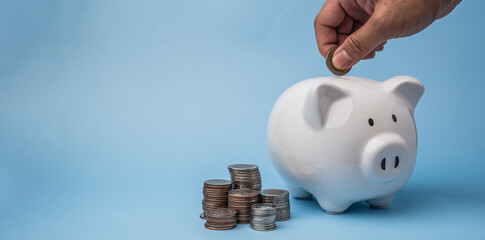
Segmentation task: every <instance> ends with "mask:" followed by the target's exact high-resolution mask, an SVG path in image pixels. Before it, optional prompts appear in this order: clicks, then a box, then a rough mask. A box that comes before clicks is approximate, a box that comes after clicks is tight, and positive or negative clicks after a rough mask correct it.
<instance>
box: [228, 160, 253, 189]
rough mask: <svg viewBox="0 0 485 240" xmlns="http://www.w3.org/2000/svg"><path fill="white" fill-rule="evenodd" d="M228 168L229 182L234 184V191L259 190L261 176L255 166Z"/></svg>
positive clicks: (232, 166) (238, 165) (239, 165)
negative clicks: (241, 189)
mask: <svg viewBox="0 0 485 240" xmlns="http://www.w3.org/2000/svg"><path fill="white" fill-rule="evenodd" d="M228 168H229V173H230V174H231V180H232V182H233V183H234V189H240V188H244V189H254V190H258V191H259V190H261V174H260V173H259V168H258V166H257V165H254V164H232V165H229V167H228Z"/></svg>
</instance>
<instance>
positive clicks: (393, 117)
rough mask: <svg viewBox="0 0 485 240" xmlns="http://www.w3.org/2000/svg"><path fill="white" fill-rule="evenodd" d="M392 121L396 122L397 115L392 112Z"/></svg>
mask: <svg viewBox="0 0 485 240" xmlns="http://www.w3.org/2000/svg"><path fill="white" fill-rule="evenodd" d="M392 121H394V122H397V117H396V115H394V114H392Z"/></svg>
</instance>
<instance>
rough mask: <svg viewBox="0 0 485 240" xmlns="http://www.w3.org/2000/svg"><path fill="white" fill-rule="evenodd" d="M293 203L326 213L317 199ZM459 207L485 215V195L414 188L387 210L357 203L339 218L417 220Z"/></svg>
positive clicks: (396, 199) (451, 189)
mask: <svg viewBox="0 0 485 240" xmlns="http://www.w3.org/2000/svg"><path fill="white" fill-rule="evenodd" d="M292 202H293V203H295V204H297V205H300V206H301V207H302V208H304V209H306V210H307V211H311V212H316V213H318V214H322V213H324V210H323V209H321V208H320V205H318V202H317V201H316V200H315V199H314V198H313V199H312V200H301V199H296V198H292ZM457 205H458V206H461V210H463V211H467V210H471V209H468V206H474V207H477V206H478V208H477V209H476V210H477V211H482V212H485V194H484V193H483V192H480V191H476V190H473V189H467V188H463V189H456V188H450V189H443V188H435V187H432V186H421V187H420V186H411V187H407V188H404V189H402V190H401V191H399V192H398V193H397V195H396V197H395V199H394V201H393V202H392V203H391V204H390V205H389V207H387V208H385V209H375V208H370V207H369V205H368V204H366V203H365V202H364V201H361V202H357V203H354V204H353V205H352V206H350V208H349V209H347V211H346V212H345V213H344V214H343V215H338V216H349V215H352V218H354V217H364V218H368V217H370V216H372V217H375V218H383V219H384V218H385V219H388V218H389V217H391V218H392V217H399V218H403V217H414V216H421V215H426V214H430V215H433V214H436V213H437V212H442V211H444V210H446V209H451V208H456V206H457ZM480 206H481V207H480ZM455 211H456V210H455Z"/></svg>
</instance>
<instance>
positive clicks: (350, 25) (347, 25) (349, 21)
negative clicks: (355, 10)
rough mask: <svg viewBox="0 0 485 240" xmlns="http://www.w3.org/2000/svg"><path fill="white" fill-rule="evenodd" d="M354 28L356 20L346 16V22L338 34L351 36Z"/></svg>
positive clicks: (338, 30) (342, 24)
mask: <svg viewBox="0 0 485 240" xmlns="http://www.w3.org/2000/svg"><path fill="white" fill-rule="evenodd" d="M353 28H354V20H353V19H352V18H350V17H349V16H345V18H344V20H343V21H342V22H341V23H340V25H339V26H338V27H337V34H347V35H349V34H350V33H351V32H352V29H353Z"/></svg>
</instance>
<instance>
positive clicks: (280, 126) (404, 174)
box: [268, 76, 424, 214]
mask: <svg viewBox="0 0 485 240" xmlns="http://www.w3.org/2000/svg"><path fill="white" fill-rule="evenodd" d="M423 93H424V86H423V84H422V83H421V82H420V81H419V80H417V79H415V78H413V77H409V76H397V77H393V78H391V79H389V80H387V81H385V82H378V81H374V80H370V79H364V78H359V77H321V78H313V79H309V80H306V81H303V82H300V83H297V84H295V85H293V86H292V87H290V88H289V89H288V90H286V91H285V92H284V93H283V94H282V95H281V96H280V98H279V99H278V101H277V102H276V104H275V105H274V107H273V110H272V112H271V115H270V118H269V123H268V146H269V150H270V154H271V159H272V161H273V165H274V166H275V167H276V169H277V171H278V172H279V173H280V175H281V176H282V177H283V179H284V180H285V182H286V185H287V187H288V190H289V191H290V193H291V194H292V195H293V196H295V197H297V198H311V196H312V195H313V196H314V197H315V199H316V200H317V201H318V203H319V204H320V206H321V207H322V208H323V209H324V210H325V211H326V212H327V213H334V214H337V213H343V212H344V211H345V210H346V209H347V208H348V207H349V206H350V205H351V204H353V203H355V202H358V201H363V200H365V201H367V203H368V204H369V205H370V206H371V207H378V208H384V207H386V206H387V205H388V204H389V203H390V202H391V201H392V199H393V198H394V194H395V193H396V191H398V190H399V189H400V188H401V187H402V186H403V185H404V184H405V183H406V182H407V181H408V179H409V177H410V176H411V173H412V171H413V169H414V164H415V162H416V149H417V135H416V126H415V123H414V116H413V112H414V108H415V107H416V104H417V103H418V101H419V99H420V98H421V96H422V95H423Z"/></svg>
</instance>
